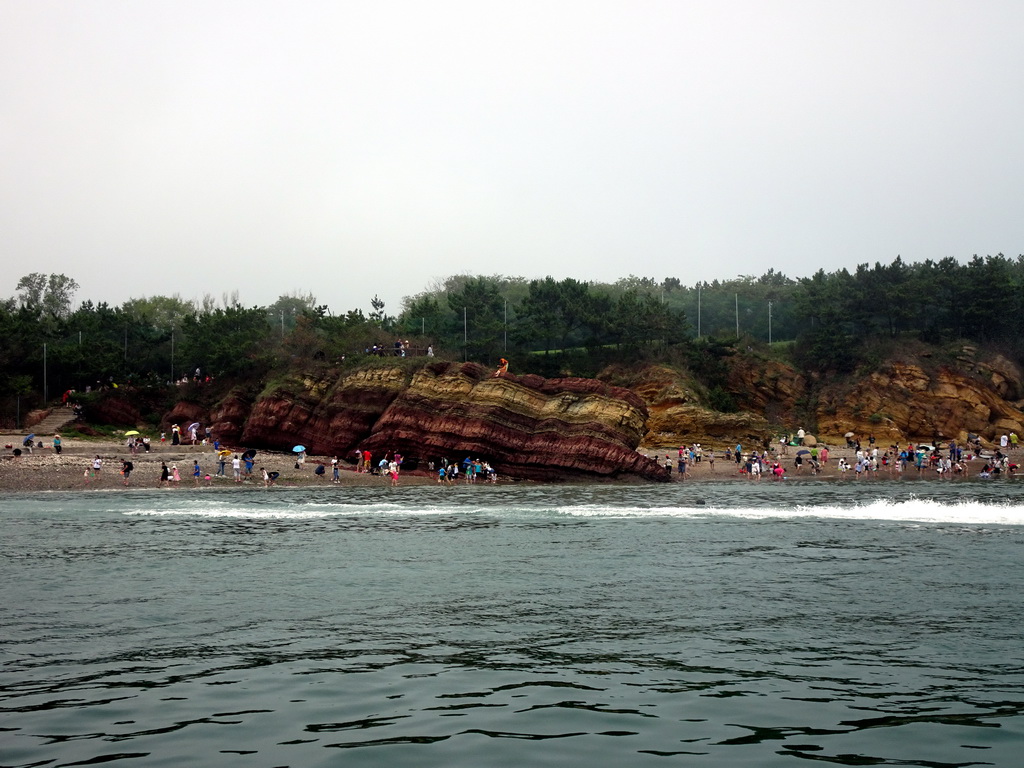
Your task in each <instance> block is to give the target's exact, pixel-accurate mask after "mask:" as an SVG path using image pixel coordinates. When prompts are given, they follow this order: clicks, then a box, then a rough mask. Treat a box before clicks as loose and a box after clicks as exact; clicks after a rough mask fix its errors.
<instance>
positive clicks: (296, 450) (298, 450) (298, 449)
mask: <svg viewBox="0 0 1024 768" xmlns="http://www.w3.org/2000/svg"><path fill="white" fill-rule="evenodd" d="M304 450H306V446H304V445H296V446H295V447H294V448H292V453H302V452H303V451H304Z"/></svg>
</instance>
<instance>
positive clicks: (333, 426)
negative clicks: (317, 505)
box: [169, 362, 667, 480]
mask: <svg viewBox="0 0 1024 768" xmlns="http://www.w3.org/2000/svg"><path fill="white" fill-rule="evenodd" d="M179 410H180V411H181V413H180V414H179V413H178V411H179ZM184 410H185V409H184V408H180V409H179V408H176V409H175V411H172V413H171V414H169V417H171V416H173V417H175V418H177V417H178V416H179V415H180V416H185V415H186V414H185V413H184ZM187 415H188V418H193V417H194V416H195V414H194V413H192V412H189V413H188V414H187ZM647 418H648V413H647V408H646V406H645V405H644V403H643V401H642V400H641V399H640V398H639V397H638V396H637V395H635V394H634V393H633V392H630V391H629V390H626V389H622V388H618V387H611V386H609V385H607V384H603V383H601V382H599V381H596V380H593V379H578V378H563V379H544V378H542V377H540V376H514V375H512V374H503V375H502V376H494V375H493V373H492V372H491V371H490V370H489V369H486V368H484V367H483V366H480V365H476V364H473V363H465V364H459V363H442V362H439V363H433V364H430V365H427V366H425V367H422V368H420V369H417V370H407V369H405V368H404V367H397V366H396V367H380V368H366V369H363V370H359V371H356V372H353V373H348V374H344V375H341V376H337V375H332V374H331V373H329V372H324V373H322V374H319V375H316V376H313V375H310V376H305V377H293V378H290V379H288V380H286V381H283V382H281V383H279V384H277V385H274V386H271V387H269V388H268V389H267V390H265V391H264V392H263V393H261V394H260V395H259V396H257V397H255V398H253V399H252V400H248V399H246V397H245V396H244V395H242V394H239V393H232V394H231V395H229V396H228V397H227V398H225V400H223V401H222V402H221V403H220V404H219V405H218V406H217V407H216V408H214V409H213V410H212V411H211V412H210V413H209V414H208V419H209V421H210V422H211V423H212V428H213V430H214V433H215V434H217V435H219V436H221V438H222V439H224V440H225V441H227V442H236V443H237V444H240V445H245V446H250V447H265V448H273V449H279V450H290V449H291V448H292V446H293V445H296V444H301V445H304V446H306V447H307V449H308V451H309V452H311V453H314V454H318V455H338V456H342V457H348V456H350V455H351V454H352V453H353V452H354V450H355V449H356V448H361V449H365V450H369V451H371V452H372V453H373V454H374V455H375V456H383V454H384V453H385V452H387V451H398V452H399V453H402V454H403V455H404V456H406V457H408V458H410V459H418V460H421V461H425V460H433V459H437V458H439V457H446V458H448V459H450V460H461V459H462V458H464V457H466V456H470V457H473V458H480V459H484V460H487V461H489V462H490V463H491V464H492V465H494V466H495V468H496V469H497V471H498V472H499V474H501V475H506V476H511V477H518V478H525V479H536V480H571V479H586V478H591V479H593V478H614V479H625V478H642V479H647V480H665V479H667V477H666V474H665V472H664V470H663V469H662V468H661V467H659V466H658V465H657V463H656V462H654V461H652V460H651V459H648V458H647V457H646V456H644V455H642V454H640V453H638V452H637V450H636V448H637V445H638V444H639V442H640V439H641V437H642V436H643V435H644V434H645V432H646V423H647Z"/></svg>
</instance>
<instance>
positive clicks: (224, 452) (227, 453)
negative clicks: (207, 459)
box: [217, 448, 231, 456]
mask: <svg viewBox="0 0 1024 768" xmlns="http://www.w3.org/2000/svg"><path fill="white" fill-rule="evenodd" d="M217 455H218V456H230V455H231V451H229V450H228V449H227V448H224V449H222V450H219V451H217Z"/></svg>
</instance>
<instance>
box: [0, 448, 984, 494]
mask: <svg viewBox="0 0 1024 768" xmlns="http://www.w3.org/2000/svg"><path fill="white" fill-rule="evenodd" d="M23 439H24V435H20V434H3V435H0V446H7V445H10V446H12V448H5V449H3V450H2V452H0V492H4V491H6V492H11V491H14V492H18V491H20V492H25V491H70V490H101V489H102V490H118V489H123V488H125V485H124V478H123V477H122V475H121V459H124V458H126V459H128V460H130V461H131V462H132V464H134V470H133V471H132V473H131V476H130V478H129V480H128V487H130V488H154V489H159V488H160V486H161V483H160V473H161V463H164V462H166V464H167V466H168V467H172V466H177V468H178V473H179V476H180V478H181V479H180V481H179V482H177V483H174V482H170V483H167V484H166V485H168V486H170V490H172V491H174V490H176V491H179V492H188V491H192V492H195V491H199V490H205V489H208V488H221V489H226V488H240V487H242V488H252V487H257V486H258V487H262V486H263V479H262V473H261V472H260V469H261V468H262V467H266V469H267V470H268V471H271V472H279V473H280V476H279V477H278V479H277V482H276V485H277V486H279V487H288V486H292V487H294V486H311V487H312V486H324V487H338V486H370V487H373V486H380V487H386V486H389V485H390V480H389V479H388V478H386V477H384V476H380V475H372V474H364V473H359V472H355V471H354V465H352V464H350V463H348V462H346V461H344V460H343V461H342V469H341V472H340V479H339V481H338V482H337V483H335V482H333V481H332V478H331V474H332V473H331V466H330V460H331V459H330V457H329V456H308V457H306V461H305V463H304V464H302V465H301V467H300V468H299V469H296V468H295V457H294V456H293V455H291V454H286V453H280V452H273V451H260V452H259V454H258V456H257V459H256V463H255V466H254V468H253V474H252V476H251V477H250V478H248V479H245V480H244V481H243V482H242V483H235V482H234V476H233V473H232V469H231V462H230V459H229V460H228V462H227V465H226V467H225V470H224V471H225V474H224V475H218V474H217V471H218V469H219V464H218V460H217V455H216V452H215V451H214V450H213V448H212V447H211V446H204V445H195V446H193V445H170V443H165V444H160V443H155V444H154V445H153V446H152V449H151V451H150V452H149V453H146V452H143V451H140V452H139V453H137V454H135V455H132V454H131V453H129V451H128V450H127V448H126V447H125V445H124V444H123V443H120V442H116V441H113V440H97V439H75V438H71V439H65V440H64V445H63V450H62V453H61V454H60V455H58V454H57V453H55V452H54V450H53V448H52V446H51V442H50V441H49V440H45V441H44V446H45V447H43V448H35V449H34V450H33V451H32V452H31V453H27V452H25V453H23V454H22V455H21V456H14V455H13V448H14V447H20V446H21V441H22V440H23ZM796 450H797V449H796V448H793V447H790V448H789V449H788V455H785V456H782V457H781V458H782V463H783V466H784V468H785V470H786V473H785V478H786V479H787V480H790V481H792V480H805V479H816V480H825V479H832V480H837V481H840V482H858V480H857V478H856V477H855V473H854V472H853V471H852V470H851V471H849V472H846V473H845V474H844V473H841V472H840V471H839V468H838V459H839V458H840V457H843V458H845V459H846V460H847V461H849V462H851V463H852V458H853V451H852V450H850V449H848V448H845V447H844V448H841V449H840V448H832V449H831V456H830V458H829V461H828V462H827V463H825V464H823V465H821V470H820V471H819V472H818V474H817V475H815V474H813V473H812V472H811V470H810V467H809V466H806V465H805V466H804V467H803V469H802V471H800V472H797V471H796V469H795V468H794V462H793V459H794V454H795V452H796ZM643 453H645V454H647V455H648V456H651V457H657V458H658V459H659V463H661V462H663V461H664V458H665V455H666V454H668V455H669V456H670V457H671V459H672V462H673V474H672V481H673V482H688V483H689V482H707V481H716V482H721V481H737V482H762V483H769V482H774V478H773V477H772V476H771V475H767V474H766V475H764V476H763V477H762V478H761V479H760V480H753V479H752V478H750V477H748V476H747V474H746V473H745V472H741V471H740V465H737V464H736V463H735V461H732V462H727V461H726V460H725V459H724V448H719V449H717V450H716V451H715V456H716V458H715V460H714V462H712V461H709V459H708V457H707V456H706V455H705V457H704V459H703V461H700V462H697V463H694V464H691V465H690V466H689V467H688V470H687V474H686V478H685V480H682V479H680V477H679V475H678V474H677V473H676V472H675V469H674V465H675V458H676V451H675V450H666V449H660V450H657V451H655V450H647V451H643ZM97 455H98V456H99V457H100V458H101V460H102V469H101V471H100V473H99V474H98V475H96V474H95V473H93V472H92V462H93V459H94V458H95V457H96V456H97ZM193 461H198V462H199V465H200V468H201V470H202V473H201V478H200V481H199V483H198V485H197V484H196V482H195V480H194V479H193V476H192V467H193V464H192V462H193ZM319 462H322V463H324V464H325V465H326V466H325V474H324V475H322V476H319V477H318V476H317V475H315V474H314V469H315V468H316V466H317V463H319ZM966 464H967V466H968V475H967V476H968V477H976V476H977V474H978V472H980V470H981V467H982V466H983V464H984V461H982V460H981V459H974V460H972V461H969V462H966ZM499 469H500V468H499ZM207 475H209V476H210V479H209V480H207V479H206V476H207ZM904 475H905V476H906V479H908V480H910V479H917V478H919V477H923V478H928V479H934V478H935V477H936V473H935V471H934V470H925V471H924V472H922V473H920V474H919V473H918V472H917V470H916V469H914V468H913V467H912V466H908V468H907V471H906V472H905V473H904ZM897 478H898V475H897V474H896V473H890V472H889V471H888V470H887V469H885V468H880V469H879V471H878V472H877V473H874V474H873V475H872V474H871V473H867V474H866V476H865V477H864V478H863V479H862V480H861V481H860V482H871V481H873V480H881V479H897ZM956 479H962V478H954V480H956ZM458 482H460V483H461V482H463V481H462V479H460V480H459V481H458ZM502 482H529V481H515V480H511V479H509V478H502V477H501V476H500V475H499V483H502ZM436 483H437V477H436V475H435V474H434V473H433V472H431V471H428V470H427V469H426V468H425V467H424V468H422V469H419V468H418V469H416V470H414V471H405V472H402V473H401V475H400V479H399V484H400V485H429V484H436ZM163 490H165V491H166V490H168V489H167V488H165V489H163Z"/></svg>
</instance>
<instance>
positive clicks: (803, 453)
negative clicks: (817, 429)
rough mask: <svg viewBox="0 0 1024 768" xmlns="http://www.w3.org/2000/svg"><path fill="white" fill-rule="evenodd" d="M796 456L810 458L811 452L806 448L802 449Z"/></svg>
mask: <svg viewBox="0 0 1024 768" xmlns="http://www.w3.org/2000/svg"><path fill="white" fill-rule="evenodd" d="M796 455H797V456H810V455H811V452H810V451H808V450H807V449H806V448H802V449H800V450H799V451H797V452H796Z"/></svg>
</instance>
